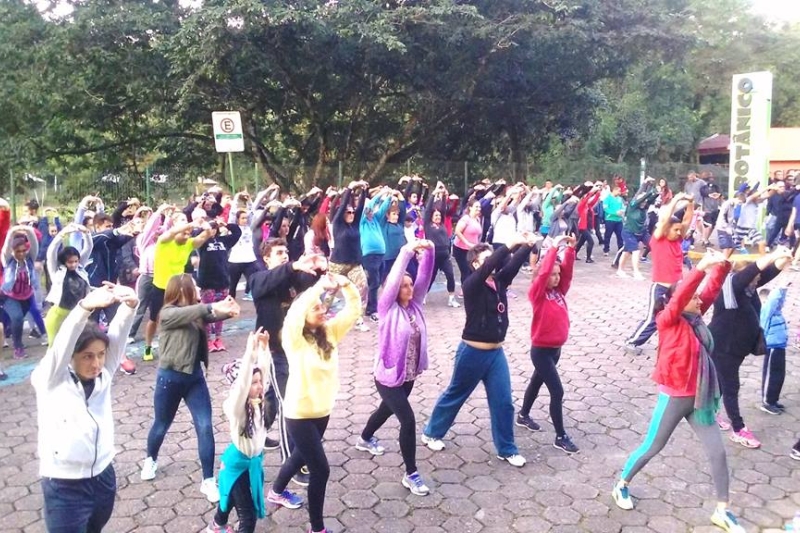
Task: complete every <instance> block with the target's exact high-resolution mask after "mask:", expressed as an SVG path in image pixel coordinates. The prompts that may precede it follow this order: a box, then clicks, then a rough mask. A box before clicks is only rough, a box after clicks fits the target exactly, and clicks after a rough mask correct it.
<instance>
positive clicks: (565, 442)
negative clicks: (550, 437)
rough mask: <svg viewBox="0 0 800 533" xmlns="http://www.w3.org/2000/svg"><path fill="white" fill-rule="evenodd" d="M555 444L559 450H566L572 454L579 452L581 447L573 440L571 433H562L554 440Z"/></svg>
mask: <svg viewBox="0 0 800 533" xmlns="http://www.w3.org/2000/svg"><path fill="white" fill-rule="evenodd" d="M553 446H555V447H556V448H558V449H559V450H564V451H565V452H567V453H568V454H570V455H572V454H573V453H578V452H579V451H580V448H578V447H577V446H575V443H574V442H572V439H570V438H569V435H562V436H561V437H556V440H555V442H553Z"/></svg>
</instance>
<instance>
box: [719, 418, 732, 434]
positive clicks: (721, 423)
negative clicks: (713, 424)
mask: <svg viewBox="0 0 800 533" xmlns="http://www.w3.org/2000/svg"><path fill="white" fill-rule="evenodd" d="M717 425H718V426H719V429H720V430H721V431H728V430H729V429H731V423H730V422H728V421H727V420H725V419H724V418H722V415H720V414H718V415H717Z"/></svg>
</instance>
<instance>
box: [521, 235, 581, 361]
mask: <svg viewBox="0 0 800 533" xmlns="http://www.w3.org/2000/svg"><path fill="white" fill-rule="evenodd" d="M556 259H558V247H557V246H553V247H551V248H550V249H549V250H547V253H546V254H545V256H544V259H543V260H542V264H541V265H540V266H539V271H538V272H537V273H536V277H535V278H534V279H533V283H531V288H530V290H529V291H528V300H530V302H531V306H532V307H533V318H532V320H531V345H532V346H539V347H542V348H558V347H560V346H563V345H564V344H565V343H566V342H567V337H569V310H568V309H567V299H566V296H567V292H568V291H569V287H570V285H571V284H572V272H573V268H574V266H575V248H572V247H571V246H570V247H567V249H566V250H565V251H564V260H563V261H562V262H561V280H560V281H559V283H558V286H557V287H556V288H555V289H548V288H547V278H549V277H550V273H551V272H552V271H553V267H554V266H555V264H556Z"/></svg>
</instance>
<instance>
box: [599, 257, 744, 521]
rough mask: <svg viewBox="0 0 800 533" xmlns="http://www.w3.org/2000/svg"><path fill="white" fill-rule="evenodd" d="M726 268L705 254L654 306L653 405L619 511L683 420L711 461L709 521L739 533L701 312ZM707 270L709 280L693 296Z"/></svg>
mask: <svg viewBox="0 0 800 533" xmlns="http://www.w3.org/2000/svg"><path fill="white" fill-rule="evenodd" d="M712 267H713V270H712ZM729 270H730V263H728V261H727V260H726V259H725V257H724V256H723V255H722V254H721V253H719V252H716V251H713V250H712V251H709V252H707V253H706V255H705V256H703V259H701V260H700V262H699V263H698V264H697V267H696V268H695V269H694V270H692V271H691V272H690V273H689V274H688V275H687V276H686V277H685V278H684V280H683V281H681V282H679V283H678V284H677V285H673V286H672V287H670V290H669V291H667V293H666V294H665V295H664V296H663V297H662V298H661V300H660V302H658V303H657V304H656V307H657V308H659V307H660V308H661V309H660V310H658V311H657V312H656V325H657V327H658V359H657V360H656V368H655V370H654V371H653V376H652V377H653V381H655V382H656V383H657V384H658V402H657V403H656V407H655V410H654V412H653V418H652V420H651V421H650V428H649V429H648V431H647V436H646V437H645V440H644V442H643V443H642V445H641V446H639V448H637V449H636V450H635V451H634V452H633V453H632V454H631V456H630V457H629V458H628V460H627V462H626V463H625V467H624V468H623V469H622V474H621V476H620V480H619V481H618V482H617V484H616V485H615V486H614V490H613V491H612V493H611V494H612V496H613V498H614V502H615V503H616V504H617V506H618V507H620V508H621V509H625V510H630V509H633V500H631V497H630V494H629V491H628V484H629V483H630V482H631V480H632V479H633V477H634V476H635V475H636V474H637V473H638V472H639V471H640V470H641V469H642V468H644V466H645V465H646V464H647V463H648V462H649V461H650V460H651V459H652V458H653V457H655V456H656V455H657V454H658V453H659V452H660V451H661V449H662V448H663V447H664V446H665V445H666V444H667V441H669V438H670V437H671V436H672V433H673V432H674V431H675V428H676V427H677V426H678V423H679V422H680V421H681V420H683V419H686V421H687V422H688V423H689V425H690V426H691V427H692V430H694V432H695V434H696V435H697V436H698V438H699V439H700V442H701V443H702V445H703V448H704V449H705V452H706V455H708V458H709V462H710V467H711V468H710V470H711V478H712V479H713V481H714V488H715V491H716V494H717V502H718V503H717V508H716V510H715V511H714V514H713V515H711V522H712V523H713V524H715V525H716V526H718V527H720V528H722V529H723V530H725V531H727V532H729V533H744V528H742V526H740V525H739V523H738V522H737V521H736V518H735V517H734V516H733V514H732V513H731V512H730V510H728V495H729V491H728V485H729V473H728V462H727V458H726V455H725V446H724V445H723V443H722V434H721V433H720V431H719V428H718V427H717V424H716V422H715V419H714V417H715V414H716V412H717V410H718V409H719V400H720V392H719V384H718V381H717V375H716V370H715V368H714V363H713V362H712V360H711V353H712V352H713V350H714V337H713V336H712V335H711V332H710V331H709V329H708V327H707V326H706V325H705V323H704V322H703V313H705V312H706V311H707V310H708V308H709V307H711V304H713V303H714V299H715V298H716V297H717V294H719V291H720V289H721V288H722V283H723V281H724V280H725V276H726V275H727V274H728V271H729ZM709 271H710V274H709V279H708V281H707V282H706V284H705V286H704V288H703V290H702V291H699V292H698V288H699V287H700V284H701V283H702V282H703V278H705V277H706V272H709Z"/></svg>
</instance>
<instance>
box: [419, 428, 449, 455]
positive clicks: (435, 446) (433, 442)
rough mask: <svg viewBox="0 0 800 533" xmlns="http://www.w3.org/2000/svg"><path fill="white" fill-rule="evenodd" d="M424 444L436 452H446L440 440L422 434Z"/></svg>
mask: <svg viewBox="0 0 800 533" xmlns="http://www.w3.org/2000/svg"><path fill="white" fill-rule="evenodd" d="M422 444H424V445H425V446H427V447H428V448H429V449H430V450H432V451H434V452H440V451H442V450H444V442H442V441H441V440H440V439H434V438H433V437H429V436H427V435H426V434H424V433H423V434H422Z"/></svg>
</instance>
